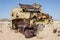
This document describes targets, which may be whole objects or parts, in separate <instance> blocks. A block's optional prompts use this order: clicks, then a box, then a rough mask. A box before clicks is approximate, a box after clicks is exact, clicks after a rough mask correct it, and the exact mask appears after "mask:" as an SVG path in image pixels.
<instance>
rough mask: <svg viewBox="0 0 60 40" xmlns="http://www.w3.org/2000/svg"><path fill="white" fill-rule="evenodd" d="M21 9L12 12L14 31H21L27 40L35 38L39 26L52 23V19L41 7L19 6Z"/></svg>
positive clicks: (36, 5)
mask: <svg viewBox="0 0 60 40" xmlns="http://www.w3.org/2000/svg"><path fill="white" fill-rule="evenodd" d="M19 5H20V7H19V8H18V7H17V8H14V9H13V10H12V12H11V22H12V29H14V30H19V32H21V33H23V34H24V35H25V37H26V38H30V37H33V36H35V35H36V34H34V33H35V32H36V31H37V26H38V25H39V24H47V23H50V22H51V20H52V17H51V16H49V15H48V14H44V12H43V10H42V9H41V5H39V4H33V5H27V4H19Z"/></svg>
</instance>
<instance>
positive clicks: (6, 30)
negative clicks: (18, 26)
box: [0, 21, 60, 40]
mask: <svg viewBox="0 0 60 40" xmlns="http://www.w3.org/2000/svg"><path fill="white" fill-rule="evenodd" d="M53 26H54V27H53ZM54 28H57V30H58V31H59V30H60V21H54V22H53V25H50V27H46V28H45V29H44V31H43V32H41V34H42V33H44V35H45V36H44V37H43V38H38V37H33V38H29V39H26V38H25V36H24V35H23V34H21V33H19V32H18V33H15V32H14V30H12V29H11V25H10V22H9V21H4V22H3V21H0V40H60V36H58V35H57V34H58V32H56V33H53V29H54Z"/></svg>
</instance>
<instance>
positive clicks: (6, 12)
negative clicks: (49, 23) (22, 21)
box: [0, 0, 60, 20]
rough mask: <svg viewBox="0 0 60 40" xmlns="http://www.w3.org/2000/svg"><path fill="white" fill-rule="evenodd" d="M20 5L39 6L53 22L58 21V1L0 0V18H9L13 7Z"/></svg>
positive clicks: (59, 0)
mask: <svg viewBox="0 0 60 40" xmlns="http://www.w3.org/2000/svg"><path fill="white" fill-rule="evenodd" d="M19 2H20V3H22V4H33V3H37V4H41V5H42V9H43V10H44V12H45V13H48V14H49V15H51V16H52V17H53V19H55V20H60V0H0V18H10V12H11V10H12V9H13V8H14V7H19V5H18V3H19Z"/></svg>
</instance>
